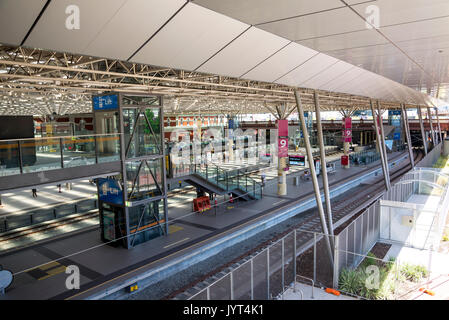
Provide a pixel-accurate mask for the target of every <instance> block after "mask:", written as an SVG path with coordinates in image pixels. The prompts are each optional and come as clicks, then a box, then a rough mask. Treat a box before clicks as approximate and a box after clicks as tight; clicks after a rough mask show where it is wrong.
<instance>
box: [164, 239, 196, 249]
mask: <svg viewBox="0 0 449 320" xmlns="http://www.w3.org/2000/svg"><path fill="white" fill-rule="evenodd" d="M189 239H190V238H185V239H182V240H179V241H176V242H173V243H172V244H169V245H168V246H165V247H164V249H166V248H170V247H171V246H174V245H175V244H178V243H181V242H184V241H187V240H189Z"/></svg>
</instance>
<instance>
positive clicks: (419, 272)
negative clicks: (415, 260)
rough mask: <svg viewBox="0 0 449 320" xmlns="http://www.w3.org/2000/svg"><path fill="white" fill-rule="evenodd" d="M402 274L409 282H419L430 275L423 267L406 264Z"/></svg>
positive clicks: (401, 270) (401, 271) (402, 268)
mask: <svg viewBox="0 0 449 320" xmlns="http://www.w3.org/2000/svg"><path fill="white" fill-rule="evenodd" d="M400 273H401V274H402V275H403V276H404V277H405V278H406V279H407V280H409V281H413V282H418V281H420V280H421V279H422V278H425V277H427V276H428V275H429V272H428V271H427V269H426V267H425V266H423V265H412V264H408V263H405V264H404V265H403V266H402V267H401V269H400Z"/></svg>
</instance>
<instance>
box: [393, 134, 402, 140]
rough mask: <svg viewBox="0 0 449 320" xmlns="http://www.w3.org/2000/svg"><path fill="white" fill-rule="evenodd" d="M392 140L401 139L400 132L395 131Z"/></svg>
mask: <svg viewBox="0 0 449 320" xmlns="http://www.w3.org/2000/svg"><path fill="white" fill-rule="evenodd" d="M393 140H401V133H400V132H395V133H394V135H393Z"/></svg>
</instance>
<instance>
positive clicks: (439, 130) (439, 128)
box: [435, 108, 443, 143]
mask: <svg viewBox="0 0 449 320" xmlns="http://www.w3.org/2000/svg"><path fill="white" fill-rule="evenodd" d="M435 114H436V116H437V123H438V132H439V135H440V143H441V142H443V133H442V132H441V124H440V117H439V115H438V108H435Z"/></svg>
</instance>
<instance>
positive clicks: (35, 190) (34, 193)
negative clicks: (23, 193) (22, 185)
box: [31, 188, 37, 198]
mask: <svg viewBox="0 0 449 320" xmlns="http://www.w3.org/2000/svg"><path fill="white" fill-rule="evenodd" d="M31 192H32V193H33V198H37V189H35V188H33V189H31Z"/></svg>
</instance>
